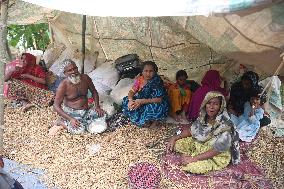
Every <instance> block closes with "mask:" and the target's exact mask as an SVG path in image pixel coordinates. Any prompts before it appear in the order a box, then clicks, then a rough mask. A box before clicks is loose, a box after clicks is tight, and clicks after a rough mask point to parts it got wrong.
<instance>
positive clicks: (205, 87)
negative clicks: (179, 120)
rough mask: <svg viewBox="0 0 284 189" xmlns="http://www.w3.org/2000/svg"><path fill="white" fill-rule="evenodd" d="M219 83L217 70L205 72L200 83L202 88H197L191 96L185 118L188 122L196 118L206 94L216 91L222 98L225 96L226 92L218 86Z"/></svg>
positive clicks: (219, 78)
mask: <svg viewBox="0 0 284 189" xmlns="http://www.w3.org/2000/svg"><path fill="white" fill-rule="evenodd" d="M221 82H222V81H221V77H220V74H219V72H218V71H217V70H209V71H207V72H206V74H205V76H204V77H203V79H202V82H201V84H202V86H201V87H199V88H198V89H197V90H196V91H195V93H194V94H193V96H192V100H191V102H190V105H189V108H188V111H187V118H188V119H189V120H195V119H196V118H197V117H198V115H199V110H200V106H201V103H202V101H203V100H204V97H205V95H206V94H207V93H208V92H210V91H218V92H220V93H222V94H223V95H224V96H227V92H226V90H225V89H223V88H222V87H221V86H220V85H221Z"/></svg>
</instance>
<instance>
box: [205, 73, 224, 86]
mask: <svg viewBox="0 0 284 189" xmlns="http://www.w3.org/2000/svg"><path fill="white" fill-rule="evenodd" d="M221 83H222V80H221V77H220V74H219V72H218V71H217V70H208V71H207V72H206V74H205V76H204V77H203V79H202V81H201V85H202V86H204V85H207V86H210V87H211V88H213V89H218V88H220V85H221Z"/></svg>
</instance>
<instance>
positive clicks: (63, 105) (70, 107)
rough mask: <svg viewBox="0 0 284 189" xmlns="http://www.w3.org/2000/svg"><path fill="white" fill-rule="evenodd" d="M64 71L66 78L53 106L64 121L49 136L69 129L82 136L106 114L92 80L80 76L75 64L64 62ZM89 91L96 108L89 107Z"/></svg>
mask: <svg viewBox="0 0 284 189" xmlns="http://www.w3.org/2000/svg"><path fill="white" fill-rule="evenodd" d="M62 70H63V73H64V75H65V76H66V78H65V79H64V80H63V81H62V82H61V83H60V85H59V86H58V89H57V91H56V95H55V99H54V105H53V107H54V110H55V111H56V112H57V113H58V114H59V115H60V116H61V117H62V119H60V120H58V121H57V123H56V125H55V126H53V127H52V128H51V129H50V130H49V135H55V134H56V133H58V132H59V131H60V130H62V129H67V130H68V132H70V133H71V134H81V133H83V132H84V131H86V130H88V127H89V125H90V124H91V123H92V121H94V120H95V119H97V118H99V117H102V116H103V115H104V113H105V112H104V110H102V109H101V107H100V105H99V95H98V92H97V90H96V88H95V86H94V84H93V82H92V80H91V78H90V77H89V76H88V75H86V74H80V73H79V71H78V67H77V66H76V64H75V62H73V61H72V60H70V59H66V60H64V61H63V66H62ZM88 90H90V91H91V92H92V96H93V98H94V102H95V107H94V108H90V107H89V106H88V98H87V94H88Z"/></svg>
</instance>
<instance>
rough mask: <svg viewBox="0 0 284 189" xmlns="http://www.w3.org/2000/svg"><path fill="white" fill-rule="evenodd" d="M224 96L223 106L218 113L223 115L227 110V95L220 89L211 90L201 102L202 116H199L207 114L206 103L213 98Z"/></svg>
mask: <svg viewBox="0 0 284 189" xmlns="http://www.w3.org/2000/svg"><path fill="white" fill-rule="evenodd" d="M220 97H221V98H222V100H221V106H220V110H219V112H218V114H217V116H219V115H221V114H222V113H223V111H224V110H225V108H226V100H225V97H224V96H223V95H222V94H221V93H220V92H218V91H211V92H208V93H207V94H206V96H205V98H204V100H203V102H202V104H201V107H200V116H199V117H203V118H204V117H205V115H206V104H207V103H208V102H209V101H210V100H211V99H212V98H220Z"/></svg>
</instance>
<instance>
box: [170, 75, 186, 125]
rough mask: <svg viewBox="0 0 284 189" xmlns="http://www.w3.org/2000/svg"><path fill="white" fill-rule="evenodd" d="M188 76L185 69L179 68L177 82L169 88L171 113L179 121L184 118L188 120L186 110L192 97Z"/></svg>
mask: <svg viewBox="0 0 284 189" xmlns="http://www.w3.org/2000/svg"><path fill="white" fill-rule="evenodd" d="M187 78H188V76H187V73H186V72H185V71H184V70H179V71H178V72H177V73H176V83H175V84H173V85H171V86H170V87H169V88H168V95H169V98H170V104H171V110H170V115H171V117H173V118H174V119H175V121H177V122H181V121H182V119H184V120H186V117H185V114H184V111H185V110H186V109H187V107H188V105H189V102H190V98H191V90H190V85H188V84H187V83H186V80H187Z"/></svg>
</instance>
